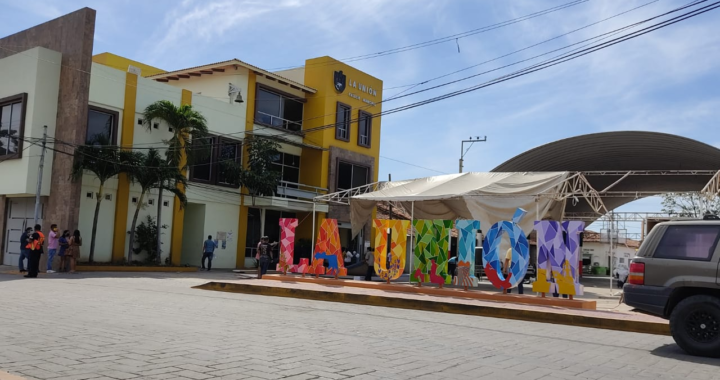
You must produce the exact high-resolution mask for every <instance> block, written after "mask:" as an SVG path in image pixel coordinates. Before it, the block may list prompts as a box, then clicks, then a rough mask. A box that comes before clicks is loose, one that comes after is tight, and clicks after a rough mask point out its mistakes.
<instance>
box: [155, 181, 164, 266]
mask: <svg viewBox="0 0 720 380" xmlns="http://www.w3.org/2000/svg"><path fill="white" fill-rule="evenodd" d="M164 185H165V181H163V183H161V184H160V186H161V187H160V188H159V189H158V206H157V207H158V211H157V263H158V265H162V249H161V248H162V241H161V240H160V237H161V236H162V232H161V231H162V193H163V189H162V186H164Z"/></svg>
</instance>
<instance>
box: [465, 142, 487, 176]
mask: <svg viewBox="0 0 720 380" xmlns="http://www.w3.org/2000/svg"><path fill="white" fill-rule="evenodd" d="M485 141H487V136H483V138H482V139H480V136H475V139H473V138H472V137H470V138H469V139H468V140H462V142H461V143H460V171H459V173H462V172H463V157H465V154H466V153H467V152H468V150H470V148H472V146H473V144H475V143H476V142H485ZM465 143H470V146H469V147H468V148H467V150H465Z"/></svg>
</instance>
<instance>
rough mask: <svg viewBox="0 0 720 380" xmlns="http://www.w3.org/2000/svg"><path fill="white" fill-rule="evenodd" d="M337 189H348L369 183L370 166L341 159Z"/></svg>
mask: <svg viewBox="0 0 720 380" xmlns="http://www.w3.org/2000/svg"><path fill="white" fill-rule="evenodd" d="M337 178H338V180H337V190H338V191H341V190H348V189H353V188H356V187H360V186H363V185H367V184H368V183H369V178H370V168H368V167H367V166H361V165H355V164H351V163H347V162H343V161H340V162H339V163H338V172H337Z"/></svg>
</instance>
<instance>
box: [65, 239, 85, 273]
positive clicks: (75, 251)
mask: <svg viewBox="0 0 720 380" xmlns="http://www.w3.org/2000/svg"><path fill="white" fill-rule="evenodd" d="M68 243H69V244H68V251H67V252H66V253H65V256H66V260H67V261H68V262H69V263H70V273H72V274H75V263H76V262H77V259H79V258H80V247H81V246H82V237H80V231H78V230H75V232H74V233H73V235H72V236H71V237H70V241H69V242H68Z"/></svg>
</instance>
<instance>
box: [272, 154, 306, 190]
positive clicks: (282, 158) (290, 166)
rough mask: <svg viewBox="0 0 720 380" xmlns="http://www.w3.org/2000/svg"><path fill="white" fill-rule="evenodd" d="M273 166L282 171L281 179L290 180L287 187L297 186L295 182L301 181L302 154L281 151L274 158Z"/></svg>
mask: <svg viewBox="0 0 720 380" xmlns="http://www.w3.org/2000/svg"><path fill="white" fill-rule="evenodd" d="M273 167H274V168H275V170H277V171H278V172H280V173H281V177H280V179H282V180H283V181H285V182H290V184H287V187H294V188H297V185H294V184H296V183H299V182H300V156H296V155H293V154H289V153H282V152H280V154H278V155H277V156H276V157H275V160H273Z"/></svg>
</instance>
